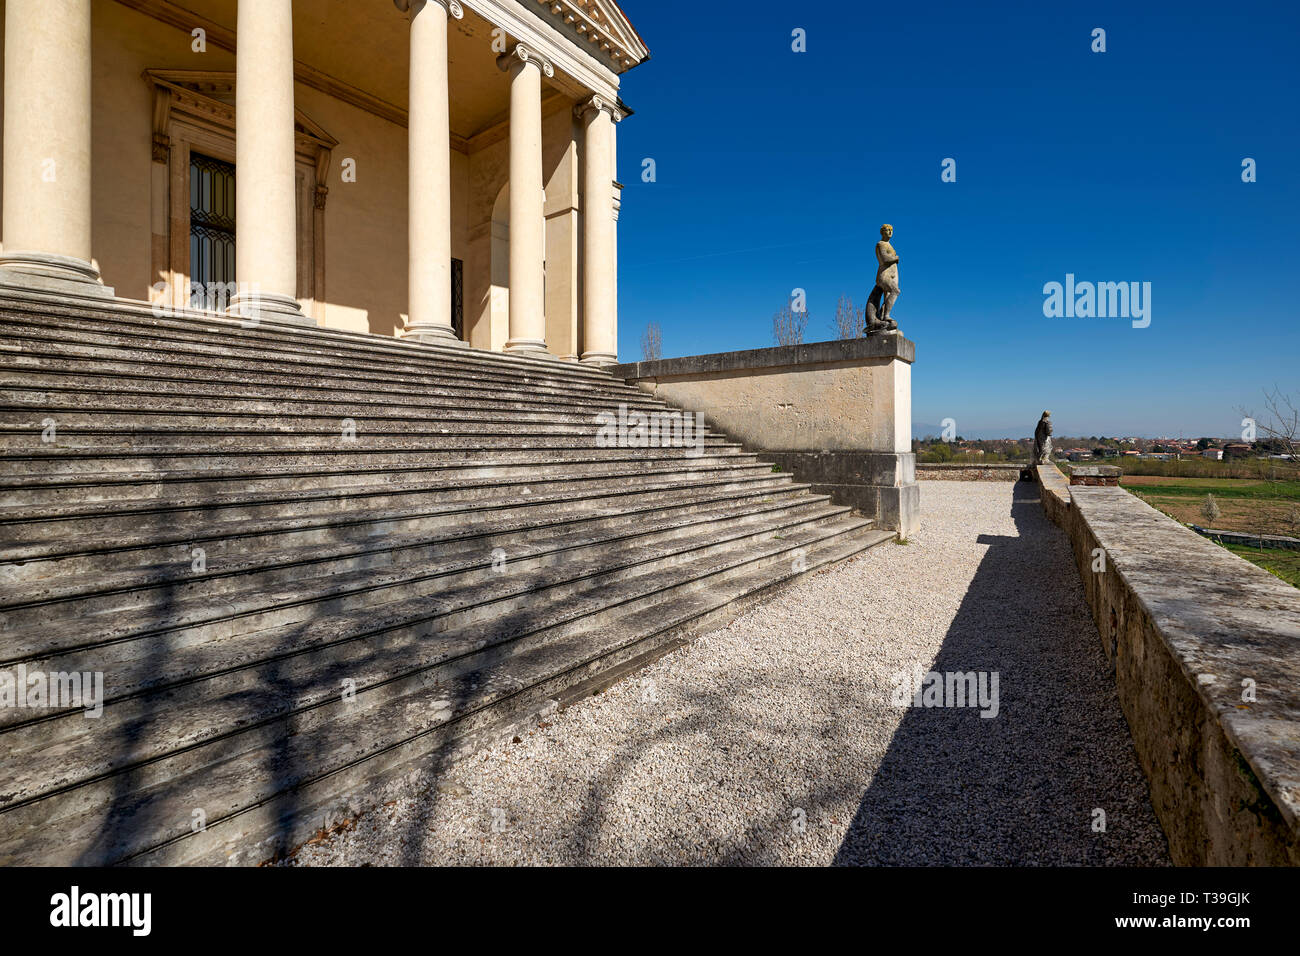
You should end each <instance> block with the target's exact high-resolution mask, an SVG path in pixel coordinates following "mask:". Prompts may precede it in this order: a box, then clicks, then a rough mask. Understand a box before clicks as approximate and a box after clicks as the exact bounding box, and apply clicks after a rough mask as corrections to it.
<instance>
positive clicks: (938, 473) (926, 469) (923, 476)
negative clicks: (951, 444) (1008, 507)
mask: <svg viewBox="0 0 1300 956" xmlns="http://www.w3.org/2000/svg"><path fill="white" fill-rule="evenodd" d="M1025 467H1026V466H1024V465H1017V464H1016V463H1015V462H1007V463H1006V464H1003V463H1001V462H998V463H997V464H990V465H968V464H948V463H943V464H939V463H935V462H921V461H918V462H917V463H916V477H917V479H918V480H920V481H926V480H929V481H1017V480H1018V479H1019V478H1020V472H1021V471H1022V470H1023V469H1024V468H1025Z"/></svg>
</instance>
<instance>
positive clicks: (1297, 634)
mask: <svg viewBox="0 0 1300 956" xmlns="http://www.w3.org/2000/svg"><path fill="white" fill-rule="evenodd" d="M1036 472H1037V475H1038V478H1039V482H1040V485H1039V487H1040V489H1041V496H1042V501H1043V507H1044V509H1045V511H1046V513H1047V514H1048V516H1049V517H1050V518H1051V519H1052V520H1053V521H1054V522H1056V523H1057V524H1058V525H1060V526H1061V527H1062V528H1064V529H1065V531H1066V532H1067V533H1068V534H1069V536H1070V542H1071V545H1072V547H1073V549H1074V556H1075V561H1076V563H1077V564H1078V567H1079V572H1080V574H1081V576H1082V578H1083V585H1084V590H1085V592H1086V594H1087V600H1088V603H1089V605H1090V606H1091V608H1092V613H1093V617H1094V619H1095V620H1096V622H1097V629H1098V632H1099V635H1100V637H1101V641H1102V646H1103V647H1104V649H1105V651H1106V654H1107V656H1108V657H1109V658H1110V660H1111V663H1112V665H1113V666H1114V668H1115V680H1116V685H1117V688H1118V691H1119V698H1120V705H1121V706H1122V708H1123V710H1124V715H1125V717H1126V718H1127V719H1128V724H1129V729H1130V731H1131V733H1132V735H1133V742H1134V744H1135V746H1136V748H1137V753H1138V758H1139V760H1140V761H1141V764H1142V768H1143V770H1144V771H1145V772H1146V775H1147V779H1148V781H1149V783H1150V787H1151V801H1152V804H1153V805H1154V807H1155V810H1156V814H1157V815H1158V817H1159V818H1160V822H1161V825H1162V826H1163V827H1164V830H1165V834H1166V836H1167V837H1168V839H1169V847H1170V851H1171V853H1172V855H1173V859H1174V861H1175V862H1176V863H1178V864H1180V865H1211V866H1228V865H1268V866H1278V865H1291V866H1296V865H1300V590H1297V589H1296V588H1293V587H1291V586H1290V585H1288V584H1286V583H1285V582H1283V581H1281V580H1279V579H1278V578H1275V577H1274V576H1273V575H1271V574H1269V573H1268V572H1266V571H1264V570H1263V569H1261V568H1257V567H1255V566H1254V565H1252V564H1250V563H1249V562H1247V561H1244V560H1242V559H1240V558H1238V557H1236V556H1235V555H1233V554H1231V553H1230V552H1228V551H1226V550H1225V549H1223V548H1221V547H1219V546H1218V545H1216V544H1214V543H1213V542H1211V541H1208V540H1206V539H1205V538H1202V537H1201V536H1200V535H1198V534H1196V533H1195V532H1194V531H1192V530H1190V529H1189V528H1186V527H1184V526H1183V525H1181V524H1179V523H1178V522H1176V521H1174V520H1173V519H1171V518H1169V517H1167V516H1165V515H1164V514H1161V513H1160V512H1159V511H1157V510H1155V509H1154V508H1152V507H1150V506H1149V505H1147V504H1146V503H1144V502H1143V501H1141V500H1140V499H1138V498H1136V497H1134V496H1133V495H1130V494H1129V493H1128V492H1127V491H1125V490H1124V489H1122V488H1098V487H1085V486H1076V487H1070V486H1069V484H1068V482H1067V481H1066V479H1065V477H1064V475H1062V474H1061V472H1060V471H1059V470H1057V469H1056V468H1055V467H1051V466H1040V467H1038V468H1037V469H1036Z"/></svg>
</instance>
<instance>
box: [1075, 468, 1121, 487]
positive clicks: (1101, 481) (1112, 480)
mask: <svg viewBox="0 0 1300 956" xmlns="http://www.w3.org/2000/svg"><path fill="white" fill-rule="evenodd" d="M1123 474H1124V473H1123V471H1121V470H1120V469H1119V468H1116V467H1115V466H1114V465H1081V466H1079V467H1076V468H1071V469H1070V484H1072V485H1092V486H1094V487H1103V488H1104V487H1110V488H1113V487H1116V486H1118V485H1119V479H1120V477H1121V476H1122V475H1123Z"/></svg>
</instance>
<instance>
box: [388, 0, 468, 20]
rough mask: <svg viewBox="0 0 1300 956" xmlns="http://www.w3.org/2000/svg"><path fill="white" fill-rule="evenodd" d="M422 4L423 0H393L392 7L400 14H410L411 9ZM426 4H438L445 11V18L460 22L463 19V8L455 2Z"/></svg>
mask: <svg viewBox="0 0 1300 956" xmlns="http://www.w3.org/2000/svg"><path fill="white" fill-rule="evenodd" d="M423 2H425V0H393V6H395V7H397V9H398V10H400V11H401V12H402V13H410V12H411V7H413V6H415V5H416V4H418V3H423ZM428 2H429V3H436V4H438V6H440V7H442V8H443V9H444V10H446V11H447V16H449V17H451V18H452V19H453V20H461V19H464V17H465V8H464V7H462V6H461V5H460V4H459V3H457V2H456V0H428Z"/></svg>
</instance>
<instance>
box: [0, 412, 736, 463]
mask: <svg viewBox="0 0 1300 956" xmlns="http://www.w3.org/2000/svg"><path fill="white" fill-rule="evenodd" d="M50 421H52V422H54V423H55V424H54V428H53V431H52V432H50V433H49V437H50V439H51V440H49V441H46V438H45V435H44V434H43V429H42V425H41V423H40V422H39V421H38V422H32V423H31V424H30V425H29V426H27V427H23V428H15V429H5V428H3V427H2V426H0V457H15V458H16V457H31V456H39V455H40V454H41V452H42V450H45V449H49V450H50V451H51V452H54V451H56V450H57V451H58V452H60V453H62V452H82V453H85V452H93V451H99V450H103V451H110V452H118V453H120V452H122V451H124V450H130V451H149V452H152V453H167V452H171V451H174V450H186V451H190V452H192V453H197V452H208V453H212V452H220V451H227V450H230V451H242V452H247V453H249V454H255V453H258V452H305V453H308V454H311V453H313V452H316V451H327V450H332V449H333V448H334V447H336V446H339V445H346V446H348V447H349V448H355V449H357V450H360V451H387V450H394V451H405V450H410V451H430V450H452V451H466V450H472V451H482V450H488V449H497V448H504V449H511V448H513V449H520V448H602V447H610V446H611V445H613V444H614V443H615V442H616V441H618V438H617V436H616V435H615V436H613V437H609V436H607V435H602V434H601V433H600V432H599V429H598V427H597V426H596V425H595V424H591V425H554V426H542V427H533V428H530V427H529V426H527V425H525V424H521V425H519V426H518V427H511V426H509V425H505V424H497V425H494V426H488V425H484V426H483V427H476V426H475V424H474V423H470V422H467V423H458V424H456V425H455V426H454V427H453V426H451V425H450V424H448V425H445V426H444V427H443V428H441V429H435V428H434V427H432V426H431V427H429V428H418V427H400V428H398V427H394V426H391V425H389V426H387V427H386V428H385V429H384V430H382V431H381V430H378V429H377V428H373V429H369V430H368V429H363V428H362V427H361V426H360V423H343V424H341V423H340V421H334V422H328V423H325V424H324V427H322V428H317V429H314V430H308V429H307V428H306V427H305V426H304V427H302V428H294V427H293V425H292V424H291V423H284V424H283V425H282V426H280V427H278V428H275V429H274V430H272V429H269V428H255V427H247V428H220V427H219V426H218V425H215V424H214V426H213V427H212V428H210V429H196V428H187V427H177V428H174V429H166V428H161V427H159V428H155V427H149V428H145V427H141V428H139V429H135V430H127V429H125V428H123V429H122V430H116V431H90V430H87V429H78V428H75V427H71V426H70V427H67V428H63V427H59V425H58V420H57V419H50ZM349 425H351V427H349ZM637 440H639V439H637ZM646 440H647V441H648V440H649V438H648V437H647V439H646ZM669 441H672V439H670V440H669ZM665 444H667V443H665ZM677 444H678V445H679V446H680V447H681V448H682V449H683V450H691V449H698V448H722V447H726V446H728V445H732V444H734V443H733V442H732V441H731V440H730V439H728V438H727V437H726V436H725V435H719V434H716V433H714V434H707V433H706V434H705V435H704V436H703V437H702V438H701V439H700V440H698V441H692V442H691V443H690V444H686V443H684V442H682V441H680V440H678V441H677ZM670 447H671V445H670ZM647 450H652V451H657V450H658V446H655V447H653V448H650V449H647Z"/></svg>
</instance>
